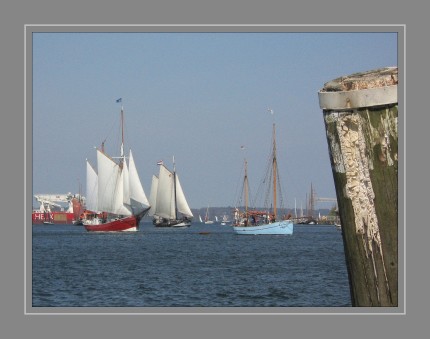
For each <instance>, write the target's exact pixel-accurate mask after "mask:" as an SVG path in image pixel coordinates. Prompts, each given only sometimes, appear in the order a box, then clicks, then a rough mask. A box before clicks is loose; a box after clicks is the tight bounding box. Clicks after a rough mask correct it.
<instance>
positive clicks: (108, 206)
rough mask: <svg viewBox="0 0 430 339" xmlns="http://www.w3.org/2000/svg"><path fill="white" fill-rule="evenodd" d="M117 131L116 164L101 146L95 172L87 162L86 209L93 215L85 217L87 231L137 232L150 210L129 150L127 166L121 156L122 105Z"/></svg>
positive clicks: (122, 151)
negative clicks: (119, 144) (117, 152)
mask: <svg viewBox="0 0 430 339" xmlns="http://www.w3.org/2000/svg"><path fill="white" fill-rule="evenodd" d="M118 100H120V99H118ZM118 100H117V102H120V101H118ZM121 130H122V140H121V152H120V157H119V159H118V161H114V160H113V159H112V158H111V157H109V156H108V155H107V154H106V153H105V152H104V147H103V143H102V149H97V170H98V171H97V172H96V171H95V169H94V168H93V167H92V166H91V165H90V163H89V162H88V160H87V209H88V210H90V211H93V212H94V213H88V214H87V215H88V216H87V218H86V219H85V220H83V225H84V227H85V229H86V230H87V231H89V232H120V231H137V230H138V229H139V223H140V220H141V219H142V218H143V216H145V214H146V213H147V212H148V210H149V208H150V206H149V202H148V199H147V198H146V195H145V192H144V190H143V187H142V183H141V181H140V179H139V175H138V173H137V169H136V165H135V162H134V159H133V154H132V152H131V150H130V154H129V157H128V165H127V161H126V157H125V155H124V109H123V107H122V106H121Z"/></svg>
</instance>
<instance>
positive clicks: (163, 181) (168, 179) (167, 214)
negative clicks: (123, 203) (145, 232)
mask: <svg viewBox="0 0 430 339" xmlns="http://www.w3.org/2000/svg"><path fill="white" fill-rule="evenodd" d="M159 166H160V172H159V174H158V177H156V176H155V175H154V176H153V177H152V186H151V193H150V196H149V197H150V201H151V204H153V207H152V208H151V210H150V212H149V215H151V216H152V217H153V221H152V222H153V224H154V226H156V227H189V226H191V221H192V218H193V213H192V212H191V209H190V207H189V205H188V202H187V199H186V198H185V194H184V191H183V190H182V186H181V183H180V181H179V177H178V174H177V173H176V165H175V160H174V159H173V172H171V171H169V170H168V169H167V168H166V166H164V164H163V163H160V164H159Z"/></svg>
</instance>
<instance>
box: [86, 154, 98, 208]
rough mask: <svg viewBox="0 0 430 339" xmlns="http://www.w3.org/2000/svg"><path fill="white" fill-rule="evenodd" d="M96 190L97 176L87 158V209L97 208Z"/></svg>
mask: <svg viewBox="0 0 430 339" xmlns="http://www.w3.org/2000/svg"><path fill="white" fill-rule="evenodd" d="M97 190H98V178H97V173H96V171H95V170H94V168H93V166H91V164H90V163H89V162H88V160H87V187H86V192H87V197H86V206H87V209H89V210H91V211H94V212H96V211H97V210H98V206H97V200H98V199H97V194H98V192H97Z"/></svg>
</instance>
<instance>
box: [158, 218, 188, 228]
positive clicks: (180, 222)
mask: <svg viewBox="0 0 430 339" xmlns="http://www.w3.org/2000/svg"><path fill="white" fill-rule="evenodd" d="M153 224H154V226H155V227H177V228H181V227H182V228H185V227H190V226H191V221H190V220H167V221H165V220H163V221H160V220H154V221H153Z"/></svg>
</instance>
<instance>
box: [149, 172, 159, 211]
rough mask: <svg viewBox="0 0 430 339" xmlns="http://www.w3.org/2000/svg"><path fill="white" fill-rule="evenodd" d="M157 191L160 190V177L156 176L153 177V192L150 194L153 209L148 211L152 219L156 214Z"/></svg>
mask: <svg viewBox="0 0 430 339" xmlns="http://www.w3.org/2000/svg"><path fill="white" fill-rule="evenodd" d="M157 189H158V177H157V176H156V175H153V176H152V182H151V192H150V193H149V204H150V205H151V208H150V209H149V211H148V215H149V216H151V217H152V216H153V215H154V213H155V206H156V200H157Z"/></svg>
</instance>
